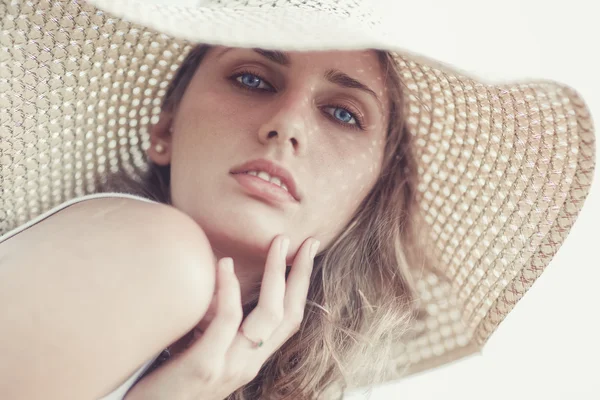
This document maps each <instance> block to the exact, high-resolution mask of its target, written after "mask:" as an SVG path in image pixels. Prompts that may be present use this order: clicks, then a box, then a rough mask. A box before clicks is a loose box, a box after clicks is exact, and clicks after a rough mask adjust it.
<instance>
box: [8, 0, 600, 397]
mask: <svg viewBox="0 0 600 400" xmlns="http://www.w3.org/2000/svg"><path fill="white" fill-rule="evenodd" d="M98 3H101V2H98ZM122 3H123V7H124V9H123V10H121V11H122V12H123V13H126V12H127V7H129V6H128V5H127V4H135V2H122ZM122 3H121V2H112V4H113V5H112V7H116V5H117V4H122ZM200 3H206V4H205V5H204V8H202V7H201V8H199V10H202V12H200V11H197V12H192V11H190V10H189V9H183V8H171V9H168V10H167V9H166V8H165V6H148V7H145V8H143V10H142V11H141V10H140V9H135V7H133V6H131V10H129V11H135V12H136V13H137V14H144V15H145V16H139V15H138V17H139V18H148V19H152V18H153V15H154V16H156V15H164V18H163V19H164V21H167V23H166V25H165V27H164V29H163V30H162V31H161V33H159V32H157V31H154V30H152V29H148V28H144V27H143V26H141V25H137V24H135V23H130V22H125V21H123V20H121V19H120V18H118V17H117V16H116V15H114V14H112V13H111V14H109V13H107V12H106V11H104V12H103V11H100V10H98V9H96V8H95V7H94V6H92V5H90V4H87V3H83V4H82V3H80V2H73V1H52V2H51V1H45V0H37V1H28V2H13V1H8V0H4V1H2V3H0V15H1V29H2V35H1V37H0V45H1V47H2V48H1V51H0V57H1V58H0V190H1V196H0V234H2V233H5V232H7V231H9V230H11V229H13V228H15V227H17V226H19V225H21V224H24V223H25V222H27V221H28V220H30V219H32V218H34V217H35V216H36V215H39V214H40V213H42V212H44V211H46V210H48V209H50V208H52V207H54V206H56V205H58V204H60V203H62V202H64V201H66V200H68V199H71V198H74V197H76V196H81V195H84V194H87V193H93V192H94V191H95V190H96V187H95V184H94V182H95V179H96V177H98V176H103V175H104V174H106V173H108V172H114V171H116V170H118V169H125V170H126V171H128V172H129V173H130V174H132V175H138V174H141V173H143V172H144V171H146V167H147V164H146V162H147V161H146V155H145V150H146V149H147V148H148V146H149V136H148V127H149V124H151V123H155V122H157V117H158V113H159V107H160V102H161V98H162V96H163V95H164V93H165V88H166V85H167V83H168V81H169V80H170V79H171V78H172V76H173V73H174V71H175V70H176V68H177V67H178V65H179V63H180V62H181V61H182V59H183V57H184V56H185V54H186V52H187V51H188V50H189V49H190V48H191V43H190V42H189V41H186V40H181V39H174V38H173V37H171V36H168V35H166V34H165V33H163V32H170V33H171V34H181V35H182V36H183V37H186V36H185V35H184V34H183V33H182V32H181V31H186V29H187V28H186V26H188V28H189V27H193V28H194V29H196V27H200V26H203V24H204V25H206V27H205V28H202V29H204V30H205V31H206V32H204V33H201V34H197V33H193V34H192V33H191V31H186V32H187V35H188V36H187V37H186V39H191V38H192V36H202V35H203V34H206V35H207V37H208V38H209V39H211V40H212V41H211V40H206V41H205V42H213V43H229V44H232V45H240V44H241V43H240V41H241V39H240V40H238V41H236V40H237V39H236V38H239V37H240V36H238V35H239V34H240V32H242V31H244V32H246V31H245V30H243V28H241V27H236V28H235V30H234V31H233V32H224V33H221V36H220V37H217V36H218V35H216V34H215V33H214V32H213V31H218V29H215V27H216V26H217V25H218V24H219V23H222V24H223V25H225V23H226V22H227V21H221V22H214V21H215V19H217V17H218V18H221V19H222V18H224V17H225V16H226V15H227V13H225V11H224V10H223V9H221V8H219V7H217V3H225V2H219V1H216V2H209V1H208V2H200ZM212 3H215V4H212ZM230 3H231V2H230ZM233 3H236V4H238V5H239V4H241V3H247V2H233ZM249 3H252V4H250V6H248V7H250V9H249V13H250V15H253V14H252V13H256V16H257V18H258V16H259V15H260V16H263V17H264V16H265V15H269V14H267V13H271V12H275V11H273V10H270V9H268V8H264V7H259V6H260V5H261V4H262V5H265V4H272V3H274V4H278V5H279V7H281V8H282V9H283V10H279V9H277V7H272V8H273V9H276V10H279V11H277V12H276V14H275V15H276V16H277V18H278V19H279V20H278V21H279V22H277V21H276V19H275V18H274V19H273V20H272V23H273V24H277V25H276V26H275V28H273V29H276V30H277V31H278V34H277V35H269V34H262V35H258V36H257V35H254V36H252V35H251V36H244V38H245V39H244V43H243V44H246V45H253V46H257V47H258V46H262V47H265V48H268V47H272V48H277V47H278V46H281V48H282V49H283V50H286V49H289V48H290V47H293V46H292V44H291V43H292V42H293V43H297V40H296V38H297V37H298V36H297V34H294V30H297V29H300V28H299V26H300V25H302V24H301V23H299V22H298V19H297V18H296V17H294V21H296V23H295V24H296V25H294V24H291V22H290V24H291V25H289V26H288V25H286V24H287V23H288V22H289V21H288V20H286V19H285V18H284V17H282V16H285V15H287V16H288V18H291V17H292V15H293V14H294V12H296V13H297V15H313V17H314V15H316V14H314V13H315V11H314V10H315V8H318V7H319V6H318V4H322V7H325V8H327V4H330V3H331V2H328V1H321V2H317V1H312V2H311V1H307V2H305V1H277V2H274V1H270V2H252V1H250V2H249ZM254 3H256V4H254ZM259 3H260V4H259ZM211 4H212V5H211ZM348 4H357V5H359V4H361V2H358V1H348ZM161 7H163V8H161ZM240 7H241V6H240ZM307 7H308V8H310V10H308V9H307ZM332 10H333V11H331V12H329V11H327V10H325V11H326V12H327V13H328V14H327V15H328V18H329V17H332V18H334V19H335V18H338V19H339V17H338V16H336V15H335V10H338V8H332ZM352 10H354V12H357V11H358V12H359V13H358V14H353V15H358V16H356V17H352V18H355V19H356V21H359V20H360V24H361V26H364V27H365V30H366V32H371V33H370V34H365V36H363V38H364V40H362V39H361V40H362V41H359V42H360V43H363V42H365V43H367V42H368V43H371V42H373V41H375V40H376V39H375V38H376V37H377V35H376V34H375V33H373V32H375V31H376V29H375V28H374V27H376V23H375V22H373V21H374V20H369V19H368V18H369V13H368V12H365V8H364V6H363V7H359V6H357V7H356V8H350V11H352ZM346 11H348V10H346ZM178 12H180V13H184V14H185V15H186V17H185V18H183V19H181V21H185V22H183V23H181V24H179V25H177V24H174V23H170V22H169V21H180V18H182V17H181V15H177V13H178ZM303 12H304V14H303ZM152 13H154V14H152ZM161 13H162V14H161ZM210 18H213V20H211V19H210ZM346 18H348V19H349V20H350V18H351V17H350V16H346ZM250 19H251V18H250ZM209 21H213V22H214V24H213V25H211V24H210V23H209ZM302 21H303V20H302ZM159 22H160V20H159V21H157V20H153V22H152V23H150V22H148V24H149V25H153V26H155V27H157V26H158V24H159ZM307 23H308V22H307ZM353 23H354V22H353ZM357 23H358V22H357ZM233 25H235V24H233ZM247 26H250V27H251V26H252V23H251V22H249V25H247ZM302 26H303V25H302ZM343 26H345V28H344V27H342V24H340V26H339V27H337V28H334V27H331V26H330V27H329V28H328V29H334V30H335V29H337V30H339V31H340V32H342V31H343V30H344V29H346V30H347V31H348V32H349V31H352V32H353V36H355V37H356V36H357V35H358V34H357V32H358V28H356V25H352V24H348V23H347V22H346V23H345V24H343ZM286 27H287V29H286ZM348 27H352V28H348ZM311 29H315V28H314V27H311ZM208 31H210V32H208ZM250 31H252V29H250V28H248V32H250ZM303 31H304V30H303ZM194 32H197V31H194ZM311 32H312V31H311ZM381 32H383V30H381ZM211 35H212V36H211ZM215 35H216V36H215ZM312 35H316V36H315V38H316V37H317V36H318V33H314V32H313V33H312ZM284 37H287V42H286V41H285V40H284V39H282V38H284ZM290 38H291V39H290ZM311 38H312V36H311V37H309V38H307V39H306V41H304V42H302V43H301V44H300V45H298V46H299V47H303V46H304V47H311V46H313V45H315V43H313V42H312V39H311ZM196 39H199V37H196ZM228 40H229V41H228ZM377 43H379V44H380V45H379V46H377V47H379V48H386V49H389V50H390V51H392V52H393V54H395V58H396V60H397V62H398V64H399V66H400V70H401V71H402V73H401V78H402V80H403V81H404V82H405V84H406V88H407V90H406V92H405V97H406V104H405V118H407V121H408V124H409V128H410V131H411V133H412V134H413V135H415V136H416V138H415V139H416V140H415V144H416V149H415V151H416V152H417V156H418V160H419V172H420V174H421V176H422V183H421V186H420V187H419V195H420V196H421V207H422V209H423V211H424V213H425V215H426V219H427V223H428V224H429V225H430V227H431V238H432V240H433V242H434V244H435V246H434V249H433V251H434V252H435V255H436V256H437V257H438V259H439V260H440V263H439V265H437V267H436V268H437V270H436V271H435V273H422V272H416V277H417V281H416V284H417V288H418V292H419V294H420V296H421V300H422V301H423V307H424V308H425V309H426V310H427V317H426V319H424V320H423V321H420V322H419V324H418V326H417V330H418V331H419V333H418V334H417V335H415V337H414V338H413V339H412V340H410V341H409V342H407V343H403V344H398V352H397V359H396V360H395V361H394V362H393V364H392V365H390V375H389V377H387V379H394V378H396V377H397V376H398V375H399V374H400V373H412V372H416V371H420V370H423V369H427V368H431V367H435V366H437V365H440V364H442V363H445V362H448V361H451V360H455V359H457V358H460V357H463V356H465V355H468V354H471V353H473V352H475V351H478V350H479V349H480V348H481V347H482V346H483V344H484V343H485V342H486V341H487V339H488V338H489V336H490V335H491V334H492V332H493V331H494V330H495V329H496V327H497V326H498V324H499V323H500V322H501V321H502V320H503V319H504V318H505V316H506V315H507V313H508V312H510V310H511V309H512V308H513V307H514V305H515V304H516V302H517V301H518V300H519V299H520V298H521V297H522V296H523V295H524V293H525V292H526V291H527V290H528V288H529V287H530V286H531V285H532V283H533V282H534V281H535V280H536V278H537V277H538V276H539V275H540V274H541V273H542V271H543V270H544V268H545V267H546V266H547V265H548V264H549V263H550V261H551V259H552V257H553V256H554V254H555V253H556V251H557V250H558V248H559V247H560V245H561V244H562V242H563V241H564V239H565V237H566V235H567V234H568V232H569V230H570V228H571V226H572V224H573V223H574V221H575V218H576V216H577V214H578V213H579V211H580V209H581V207H582V206H583V203H584V200H585V197H586V195H587V193H588V191H589V187H590V184H591V182H592V175H593V170H594V156H595V155H594V151H595V149H594V143H595V142H594V135H593V126H592V121H591V118H590V115H589V112H588V109H587V108H586V106H585V104H584V102H583V100H582V99H581V98H580V97H579V96H578V94H577V93H576V92H575V91H574V90H573V89H571V88H569V87H568V86H565V85H562V84H559V83H555V82H550V81H536V82H523V83H513V84H502V85H492V84H488V83H484V82H479V81H476V80H474V79H472V78H470V77H467V76H464V75H463V74H462V73H460V72H458V70H455V69H452V68H450V67H447V66H442V64H441V63H438V62H435V61H433V60H428V59H427V58H425V57H417V56H416V55H411V54H410V53H408V52H406V51H403V50H402V49H394V48H390V47H385V46H384V44H385V40H384V39H381V41H379V42H377ZM371 44H373V45H374V44H375V43H371ZM327 45H331V46H334V45H335V43H327ZM347 45H348V43H345V44H341V43H340V44H339V46H337V47H339V48H342V47H344V46H347ZM323 46H325V44H324V45H323ZM356 384H357V385H359V384H360V382H358V381H357V382H356Z"/></svg>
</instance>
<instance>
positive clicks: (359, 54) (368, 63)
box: [212, 46, 383, 86]
mask: <svg viewBox="0 0 600 400" xmlns="http://www.w3.org/2000/svg"><path fill="white" fill-rule="evenodd" d="M259 51H260V50H259ZM265 52H269V51H268V50H266V51H265ZM212 53H213V56H214V57H217V58H219V57H220V56H221V55H222V54H223V53H233V54H238V55H240V56H242V55H250V56H258V57H260V55H259V54H258V53H257V50H254V49H246V48H237V47H223V46H216V47H215V48H213V52H212ZM277 53H281V54H284V55H285V57H286V59H287V60H288V61H289V64H288V65H286V66H285V67H286V68H292V69H295V70H296V71H298V70H300V69H303V70H308V71H314V72H317V71H327V70H339V71H341V72H344V73H346V74H348V75H352V76H353V77H355V78H357V79H359V78H360V77H363V79H369V78H370V79H374V80H377V81H383V77H382V74H383V68H382V65H381V62H380V60H379V56H378V54H377V52H376V51H375V50H349V51H341V50H330V51H285V52H277ZM298 72H299V71H298ZM377 78H381V79H377ZM381 85H382V83H381V82H380V83H379V86H381Z"/></svg>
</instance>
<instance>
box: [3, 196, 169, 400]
mask: <svg viewBox="0 0 600 400" xmlns="http://www.w3.org/2000/svg"><path fill="white" fill-rule="evenodd" d="M99 197H126V198H130V199H135V200H141V201H146V202H149V203H156V202H155V201H153V200H149V199H146V198H144V197H140V196H136V195H131V194H126V193H95V194H89V195H85V196H81V197H77V198H74V199H71V200H69V201H66V202H64V203H62V204H60V205H58V206H56V207H54V208H52V209H51V210H49V211H47V212H45V213H43V214H41V215H39V216H37V217H36V218H34V219H32V220H31V221H29V222H27V223H26V224H23V225H21V226H19V227H17V228H15V229H13V230H11V231H9V232H7V233H5V234H4V235H2V236H0V243H2V242H3V241H5V240H7V239H9V238H11V237H13V236H14V235H16V234H18V233H20V232H23V231H24V230H25V229H27V228H29V227H31V226H33V225H35V224H37V223H38V222H40V221H43V220H44V219H46V218H48V217H49V216H51V215H52V214H55V213H56V212H58V211H60V210H63V209H64V208H66V207H68V206H70V205H73V204H75V203H78V202H81V201H85V200H90V199H96V198H99ZM161 353H162V352H161ZM161 353H159V354H156V355H155V356H153V357H152V358H151V359H150V360H148V361H147V362H145V363H144V364H143V365H142V366H141V367H140V368H138V369H137V370H136V371H135V372H134V373H133V374H132V375H131V376H130V377H129V378H127V380H126V381H125V382H124V383H122V384H121V385H120V386H119V387H117V388H116V389H115V390H113V391H112V392H110V393H109V394H107V395H106V396H104V397H102V398H101V399H99V400H122V399H123V398H124V397H125V394H127V391H128V390H129V389H130V388H131V387H132V386H133V385H134V384H135V383H136V382H137V380H138V378H140V377H141V376H142V375H143V374H144V373H145V372H146V371H147V370H148V369H149V368H150V366H152V363H154V361H155V360H156V359H157V358H158V356H160V354H161Z"/></svg>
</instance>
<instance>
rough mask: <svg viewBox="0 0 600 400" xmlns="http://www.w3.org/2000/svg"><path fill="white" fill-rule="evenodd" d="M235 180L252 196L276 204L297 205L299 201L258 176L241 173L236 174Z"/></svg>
mask: <svg viewBox="0 0 600 400" xmlns="http://www.w3.org/2000/svg"><path fill="white" fill-rule="evenodd" d="M233 178H234V179H235V180H237V181H238V183H239V184H240V185H242V186H243V187H244V188H245V189H246V191H247V192H248V193H249V194H250V195H252V196H255V197H261V198H263V199H265V200H267V201H269V202H271V203H275V204H281V203H297V200H296V199H295V198H294V197H292V195H291V194H290V193H288V192H286V191H285V190H284V189H282V188H280V187H279V186H277V185H275V184H274V183H270V182H267V181H265V180H263V179H260V178H259V177H257V176H252V175H249V174H245V173H239V174H234V175H233Z"/></svg>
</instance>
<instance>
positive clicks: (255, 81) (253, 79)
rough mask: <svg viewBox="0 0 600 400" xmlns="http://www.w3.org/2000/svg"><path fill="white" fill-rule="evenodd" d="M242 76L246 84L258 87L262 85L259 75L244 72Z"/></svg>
mask: <svg viewBox="0 0 600 400" xmlns="http://www.w3.org/2000/svg"><path fill="white" fill-rule="evenodd" d="M241 78H242V81H241V82H242V83H243V84H244V85H246V86H250V87H254V88H256V87H258V86H259V85H260V82H261V80H260V78H259V77H257V76H256V75H252V74H244V75H242V76H241Z"/></svg>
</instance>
